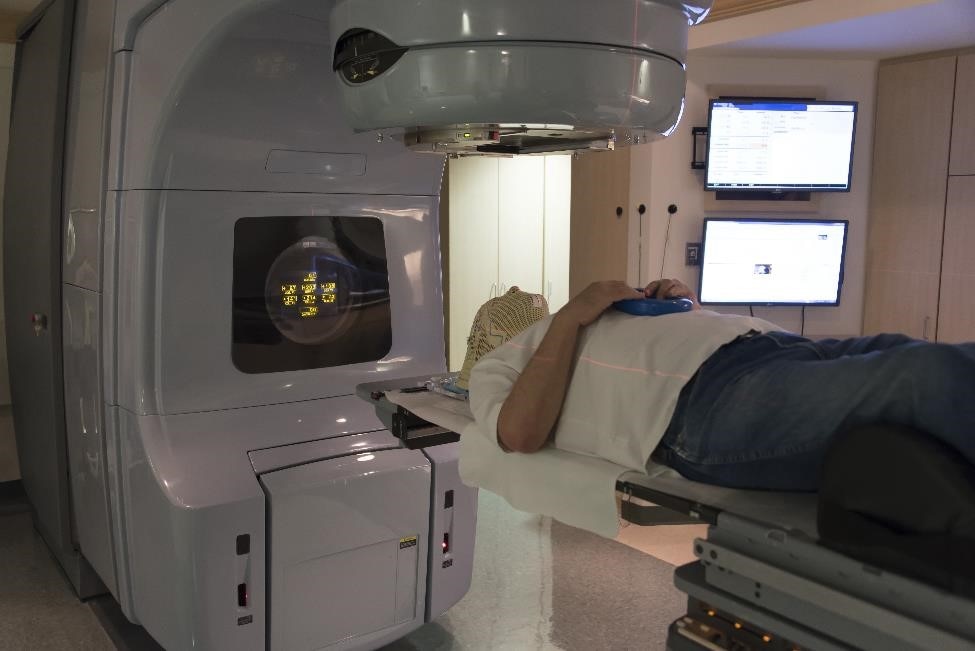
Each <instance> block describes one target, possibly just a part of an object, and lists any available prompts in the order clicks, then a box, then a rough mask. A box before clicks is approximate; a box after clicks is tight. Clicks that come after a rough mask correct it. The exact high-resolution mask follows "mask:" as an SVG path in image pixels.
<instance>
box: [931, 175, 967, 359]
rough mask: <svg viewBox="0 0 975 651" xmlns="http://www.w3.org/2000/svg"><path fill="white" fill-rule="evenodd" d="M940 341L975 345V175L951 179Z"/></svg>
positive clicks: (940, 317)
mask: <svg viewBox="0 0 975 651" xmlns="http://www.w3.org/2000/svg"><path fill="white" fill-rule="evenodd" d="M946 206H947V209H946V210H945V247H944V257H943V258H942V261H941V293H940V303H939V308H938V341H945V342H961V341H975V299H973V297H975V262H973V261H975V253H973V252H975V175H970V176H951V177H949V178H948V201H947V204H946Z"/></svg>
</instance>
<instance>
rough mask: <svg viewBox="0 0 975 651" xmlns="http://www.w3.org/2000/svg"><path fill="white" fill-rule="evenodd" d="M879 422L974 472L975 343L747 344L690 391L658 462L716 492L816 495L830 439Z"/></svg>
mask: <svg viewBox="0 0 975 651" xmlns="http://www.w3.org/2000/svg"><path fill="white" fill-rule="evenodd" d="M879 423H887V424H894V425H906V426H909V427H913V428H916V429H918V430H921V431H923V432H926V433H928V434H930V435H931V436H933V437H935V438H937V439H939V440H941V441H942V442H944V443H947V444H948V445H950V446H952V447H953V448H955V449H956V450H958V452H959V453H960V454H961V455H962V456H964V457H965V458H967V459H968V461H970V462H971V463H973V464H975V343H968V344H933V343H928V342H923V341H917V340H914V339H910V338H908V337H904V336H901V335H877V336H875V337H861V338H857V339H846V340H836V339H831V340H823V341H810V340H808V339H806V338H804V337H799V336H797V335H793V334H788V333H784V332H770V333H767V334H761V335H753V336H750V337H749V336H746V337H745V338H739V339H738V340H735V341H734V342H732V343H730V344H728V345H726V346H724V347H722V348H721V349H719V350H718V351H717V352H716V353H714V354H713V355H712V356H711V357H710V358H708V360H707V361H706V362H705V363H704V364H703V365H702V366H701V368H700V369H699V370H698V372H697V374H696V375H695V376H694V378H693V379H692V380H691V382H690V383H689V384H688V385H687V386H686V387H685V388H684V390H683V391H682V392H681V395H680V399H679V400H678V404H677V410H676V411H675V413H674V418H673V419H672V421H671V424H670V427H669V428H668V430H667V432H666V434H665V435H664V437H663V440H662V441H661V443H660V445H659V446H658V448H657V450H656V451H655V452H654V455H653V460H654V461H657V462H659V463H663V464H665V465H668V466H671V467H672V468H674V469H675V470H677V471H678V472H679V473H680V474H682V475H684V476H685V477H687V478H688V479H693V480H695V481H700V482H705V483H709V484H718V485H721V486H729V487H733V488H757V489H769V490H792V491H814V490H816V488H817V487H818V485H819V474H820V467H821V465H822V461H823V457H824V454H825V452H826V450H827V448H828V447H829V443H830V440H831V439H832V438H833V436H834V435H836V434H838V433H840V432H843V431H844V430H847V429H850V428H851V427H855V426H857V425H865V424H879ZM877 462H878V463H883V450H877ZM905 480H906V481H910V478H909V477H908V478H905Z"/></svg>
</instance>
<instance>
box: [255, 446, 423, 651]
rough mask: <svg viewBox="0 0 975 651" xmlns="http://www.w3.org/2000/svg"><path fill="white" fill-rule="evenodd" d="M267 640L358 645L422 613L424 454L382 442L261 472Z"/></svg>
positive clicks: (408, 626) (417, 621) (374, 642)
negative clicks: (363, 450) (375, 447)
mask: <svg viewBox="0 0 975 651" xmlns="http://www.w3.org/2000/svg"><path fill="white" fill-rule="evenodd" d="M261 483H262V484H263V486H264V488H265V490H266V491H267V495H268V503H269V508H270V513H271V516H270V522H269V531H270V534H269V535H270V555H269V568H270V579H271V580H270V590H271V602H270V604H271V608H270V627H271V628H270V631H269V633H270V635H269V645H270V648H271V649H321V648H325V647H328V648H330V649H336V650H345V649H363V648H376V647H377V646H379V645H380V644H382V643H383V642H385V641H390V640H393V639H396V638H398V637H401V636H402V635H405V634H406V633H408V632H409V631H410V630H412V629H415V628H417V627H418V626H420V625H421V624H422V623H423V616H424V600H425V594H426V580H425V579H426V575H427V571H426V570H427V568H426V561H427V554H426V551H427V548H428V546H429V544H430V540H429V538H428V535H427V530H428V526H429V524H428V517H429V494H430V493H429V491H430V464H429V462H428V461H427V459H426V458H425V457H424V456H423V454H422V453H421V452H419V451H415V450H384V451H378V452H375V453H368V454H356V455H351V456H347V457H341V458H338V459H330V460H327V461H319V462H317V463H311V464H307V465H304V466H298V467H296V468H289V469H286V470H279V471H277V472H273V473H268V474H266V475H262V476H261Z"/></svg>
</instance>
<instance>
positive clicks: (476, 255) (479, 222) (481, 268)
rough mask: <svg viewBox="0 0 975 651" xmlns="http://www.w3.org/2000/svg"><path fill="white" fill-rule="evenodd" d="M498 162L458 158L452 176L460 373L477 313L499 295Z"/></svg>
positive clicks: (453, 303)
mask: <svg viewBox="0 0 975 651" xmlns="http://www.w3.org/2000/svg"><path fill="white" fill-rule="evenodd" d="M498 160H499V159H497V158H480V157H470V158H459V159H456V160H451V161H450V162H449V165H450V167H449V170H448V174H450V184H449V202H450V222H449V223H450V227H449V232H450V235H449V240H450V268H449V271H448V273H449V274H450V299H449V303H450V346H449V349H448V357H447V366H448V368H449V369H451V370H453V371H456V370H460V367H461V365H462V364H463V363H464V355H465V353H466V351H467V335H468V334H469V333H470V328H471V323H472V322H473V321H474V315H475V314H476V313H477V309H478V308H479V307H480V306H481V305H483V304H484V302H485V301H486V300H488V299H489V298H491V297H492V296H496V295H497V291H498Z"/></svg>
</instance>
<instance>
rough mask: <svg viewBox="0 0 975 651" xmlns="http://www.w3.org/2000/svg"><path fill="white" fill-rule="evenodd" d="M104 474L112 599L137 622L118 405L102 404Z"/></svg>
mask: <svg viewBox="0 0 975 651" xmlns="http://www.w3.org/2000/svg"><path fill="white" fill-rule="evenodd" d="M103 409H104V411H103V414H104V416H105V423H104V426H105V475H106V478H107V486H108V505H109V508H111V517H110V521H111V535H112V547H113V549H114V550H115V579H116V582H115V583H116V592H115V593H114V594H115V598H116V599H117V600H118V603H119V606H120V607H121V608H122V612H123V613H125V616H126V617H128V618H129V619H130V620H131V621H133V622H137V621H138V619H137V618H136V616H135V608H134V606H133V603H132V580H131V573H130V572H129V562H130V560H129V543H128V539H127V538H126V532H127V531H128V528H127V526H126V519H125V505H126V500H125V492H124V489H123V484H124V479H125V476H124V474H123V473H124V469H123V467H122V443H121V441H120V439H119V433H120V432H121V431H122V426H121V424H120V423H121V421H120V413H122V412H121V410H120V409H119V408H118V407H115V406H112V405H109V404H107V403H105V404H104V405H103Z"/></svg>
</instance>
